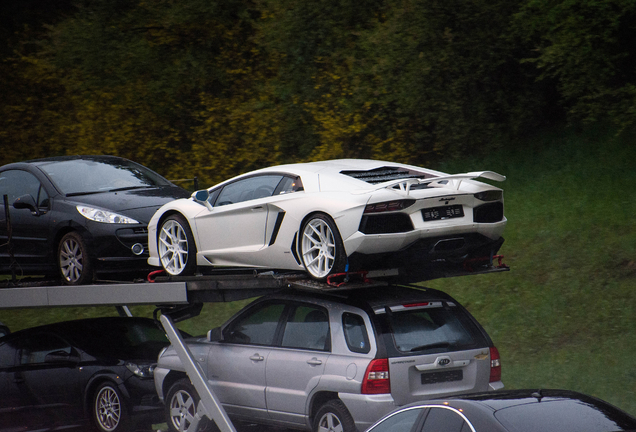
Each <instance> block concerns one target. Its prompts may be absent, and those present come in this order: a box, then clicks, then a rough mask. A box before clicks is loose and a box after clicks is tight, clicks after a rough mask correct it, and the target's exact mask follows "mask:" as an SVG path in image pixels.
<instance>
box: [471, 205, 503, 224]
mask: <svg viewBox="0 0 636 432" xmlns="http://www.w3.org/2000/svg"><path fill="white" fill-rule="evenodd" d="M503 217H504V209H503V203H502V202H492V203H488V204H484V205H480V206H478V207H475V208H474V210H473V221H475V222H479V223H495V222H500V221H502V220H503Z"/></svg>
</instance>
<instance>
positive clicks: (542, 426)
mask: <svg viewBox="0 0 636 432" xmlns="http://www.w3.org/2000/svg"><path fill="white" fill-rule="evenodd" d="M495 417H497V420H499V421H500V422H501V424H503V425H504V426H505V427H506V430H509V431H510V432H534V431H541V432H617V431H631V430H636V421H634V419H633V418H630V417H629V416H627V415H625V414H624V413H623V412H621V411H619V410H617V409H614V408H613V407H611V406H605V405H601V404H598V405H593V404H591V403H586V402H584V401H581V400H576V399H552V398H549V397H546V398H544V399H542V400H541V402H537V400H536V399H529V402H528V403H526V404H518V405H515V406H511V407H506V408H503V409H499V410H497V411H495Z"/></svg>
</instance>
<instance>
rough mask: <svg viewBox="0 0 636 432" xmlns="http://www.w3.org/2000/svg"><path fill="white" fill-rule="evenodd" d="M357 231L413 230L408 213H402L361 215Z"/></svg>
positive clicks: (374, 232)
mask: <svg viewBox="0 0 636 432" xmlns="http://www.w3.org/2000/svg"><path fill="white" fill-rule="evenodd" d="M358 231H360V232H361V233H364V234H393V233H402V232H409V231H413V223H412V222H411V218H410V217H409V215H407V214H404V213H391V214H377V215H368V216H362V220H361V221H360V227H359V228H358Z"/></svg>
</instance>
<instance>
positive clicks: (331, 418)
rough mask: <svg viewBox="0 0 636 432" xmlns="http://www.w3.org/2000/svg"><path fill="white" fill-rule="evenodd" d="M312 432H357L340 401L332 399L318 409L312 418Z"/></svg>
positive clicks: (351, 418) (349, 415)
mask: <svg viewBox="0 0 636 432" xmlns="http://www.w3.org/2000/svg"><path fill="white" fill-rule="evenodd" d="M312 431H313V432H357V429H356V424H355V422H354V421H353V417H351V414H350V413H349V410H348V409H347V407H346V406H345V404H344V403H342V401H341V400H340V399H332V400H330V401H328V402H327V403H325V404H324V405H323V406H321V407H320V409H319V410H318V412H316V416H315V417H314V421H313V425H312Z"/></svg>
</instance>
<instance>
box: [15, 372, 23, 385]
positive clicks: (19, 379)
mask: <svg viewBox="0 0 636 432" xmlns="http://www.w3.org/2000/svg"><path fill="white" fill-rule="evenodd" d="M13 382H14V383H16V384H20V383H23V382H24V377H23V376H22V375H20V374H17V373H16V374H14V375H13Z"/></svg>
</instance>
